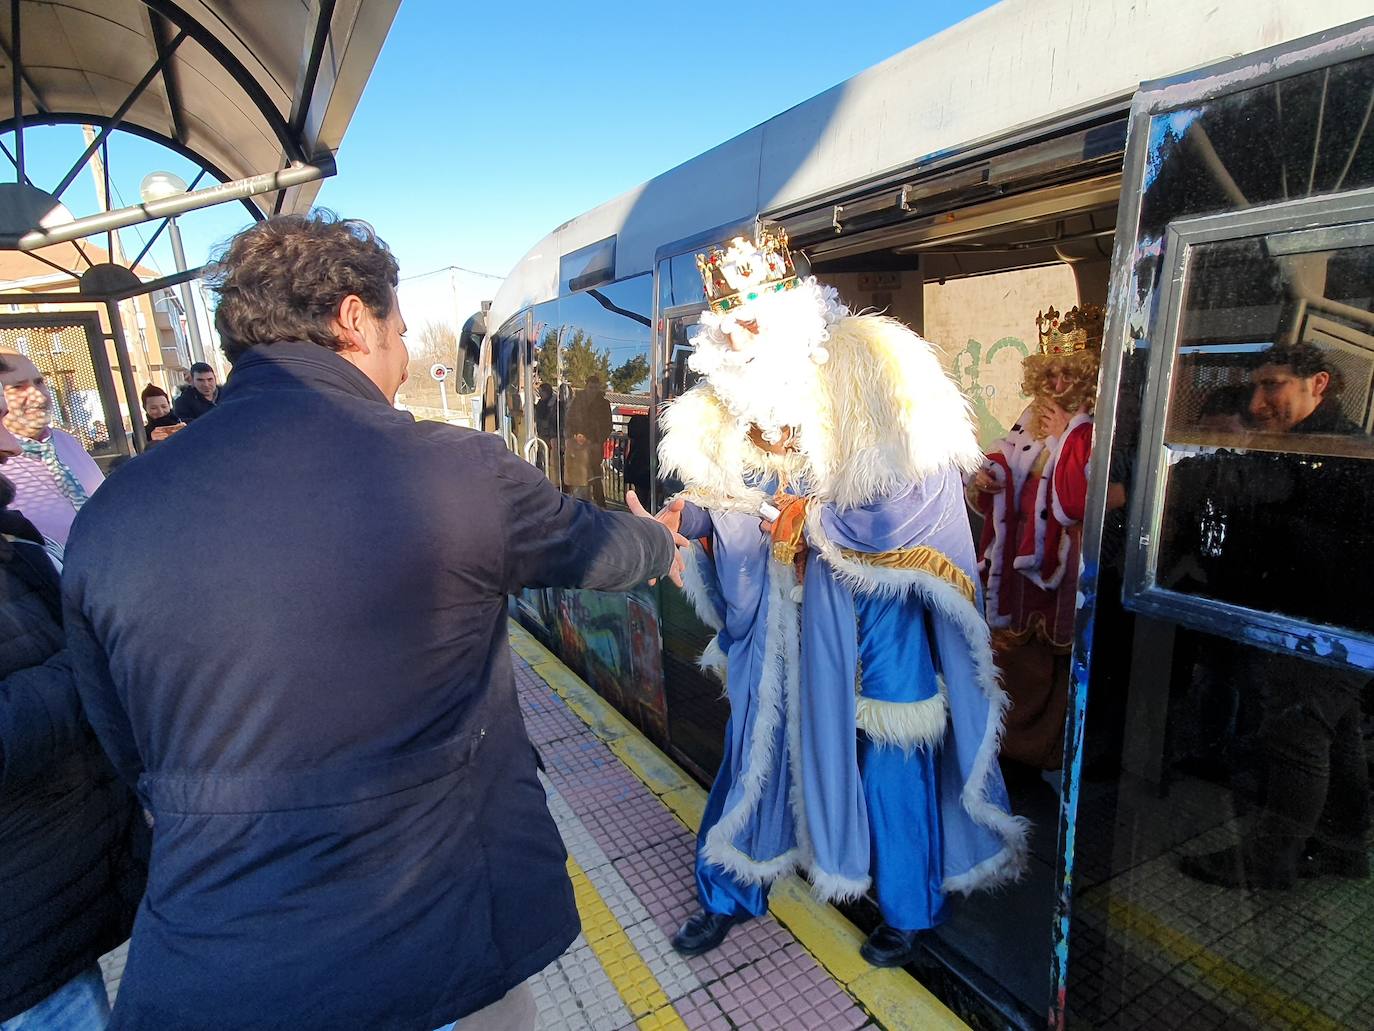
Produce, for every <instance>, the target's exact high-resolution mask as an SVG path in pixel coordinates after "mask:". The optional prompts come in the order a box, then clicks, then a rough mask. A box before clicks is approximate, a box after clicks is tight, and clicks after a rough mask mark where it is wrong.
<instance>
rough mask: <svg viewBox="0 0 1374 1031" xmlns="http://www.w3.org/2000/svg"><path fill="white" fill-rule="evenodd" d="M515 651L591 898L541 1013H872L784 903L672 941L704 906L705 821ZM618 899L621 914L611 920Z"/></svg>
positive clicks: (790, 1021) (569, 1020) (543, 996)
mask: <svg viewBox="0 0 1374 1031" xmlns="http://www.w3.org/2000/svg"><path fill="white" fill-rule="evenodd" d="M514 661H515V679H516V687H517V689H518V691H519V694H520V705H521V709H522V710H523V712H524V715H525V725H526V727H527V728H528V729H529V732H530V737H531V739H532V740H533V741H534V743H535V745H536V746H537V747H538V748H539V751H540V754H541V755H542V756H543V759H544V765H545V768H546V770H547V777H546V779H545V787H546V788H547V789H548V792H549V808H550V810H551V811H552V812H553V815H554V819H555V820H556V821H557V823H558V826H559V829H560V830H561V831H562V834H563V840H564V842H565V843H566V844H567V846H568V852H569V853H570V855H571V863H570V867H571V869H572V873H573V884H574V887H575V888H576V889H577V894H578V905H579V908H580V909H581V910H582V925H583V934H582V936H581V937H580V938H579V939H578V940H577V942H576V943H574V945H573V948H572V949H571V950H570V951H569V952H568V953H567V954H566V955H565V956H564V957H563V958H562V959H560V960H559V961H558V962H557V963H555V964H554V965H553V966H551V967H549V968H548V969H547V970H545V971H544V972H543V973H542V974H540V975H538V976H537V977H535V978H534V979H533V980H532V981H531V984H532V986H533V987H534V989H535V994H536V997H537V998H538V1000H539V1015H540V1027H541V1028H549V1029H553V1028H570V1029H579V1031H581V1029H592V1031H614V1029H619V1028H627V1027H633V1026H636V1024H637V1025H638V1026H639V1027H643V1028H682V1027H687V1028H709V1029H712V1031H716V1029H720V1031H726V1029H730V1028H739V1029H759V1031H765V1029H780V1028H788V1029H792V1028H818V1029H820V1028H823V1029H826V1031H847V1029H853V1028H859V1027H863V1026H865V1025H870V1024H871V1023H872V1022H871V1021H870V1019H869V1017H868V1015H867V1014H866V1013H865V1012H864V1011H863V1010H862V1009H860V1008H859V1006H858V1005H857V1004H856V1003H855V1001H854V1000H853V999H852V998H851V997H850V996H849V995H848V994H847V993H846V992H845V990H844V988H843V987H842V986H841V985H840V984H839V983H838V982H836V981H835V980H834V979H833V978H831V977H830V975H829V974H828V973H827V972H826V971H825V970H824V969H823V968H822V967H821V966H820V965H819V964H817V962H816V961H815V960H814V959H813V958H812V956H811V954H810V953H808V952H807V951H806V949H804V948H803V947H802V946H801V945H800V944H799V943H798V942H797V940H796V939H795V938H794V937H793V936H792V934H791V933H790V932H788V931H787V930H786V929H785V928H784V927H782V925H780V924H779V923H778V922H777V921H776V920H775V919H774V918H773V917H772V916H765V917H763V918H761V919H759V920H755V921H752V922H751V923H748V924H745V925H743V926H742V927H738V928H736V929H735V930H734V931H732V932H731V934H730V937H729V938H728V939H726V942H725V944H724V945H722V946H721V947H720V948H719V949H717V950H716V951H714V952H712V953H710V954H708V955H706V956H700V957H696V958H693V959H683V958H682V957H681V956H679V955H677V954H676V953H675V952H673V950H672V948H671V947H670V946H669V944H668V939H669V937H670V936H671V935H672V933H673V931H674V930H676V928H677V927H678V925H679V924H680V923H681V922H682V921H683V920H684V919H686V917H687V916H688V915H689V914H690V913H691V912H692V911H693V910H694V909H695V908H696V893H695V892H696V889H695V887H694V883H693V880H692V856H693V850H694V843H695V837H694V835H693V834H692V832H691V831H689V830H688V829H687V828H686V827H685V826H684V825H683V824H682V823H681V822H680V821H679V820H678V819H677V817H675V816H674V815H673V814H672V813H671V812H670V811H669V810H668V809H667V808H665V807H664V805H663V803H662V802H660V801H659V800H658V798H656V797H655V796H654V794H653V793H652V792H651V791H650V790H649V789H648V788H647V787H645V786H644V784H643V783H641V782H640V780H639V779H638V778H636V777H635V776H634V775H633V774H631V773H630V772H629V771H628V770H626V768H625V767H624V765H623V764H622V763H621V762H620V760H619V759H618V758H617V757H616V756H615V755H614V754H613V753H612V752H611V750H610V749H609V748H608V747H607V746H606V745H605V744H603V743H602V742H601V741H600V740H598V739H597V738H596V737H595V736H594V735H593V734H592V732H591V731H590V730H589V729H588V728H587V726H586V725H585V724H584V723H583V722H582V721H581V720H580V719H578V718H577V717H576V716H574V715H573V714H572V713H571V712H569V711H568V709H567V707H566V706H565V705H564V703H563V701H562V700H561V699H560V698H559V697H558V696H557V695H556V694H555V693H554V692H553V691H552V690H550V688H549V687H548V685H547V684H545V683H544V681H543V680H541V679H540V678H539V677H538V676H537V675H536V674H535V673H534V672H533V671H532V670H531V669H530V668H529V666H528V665H526V664H525V663H524V661H523V660H521V659H520V658H519V657H518V656H516V657H515V660H514ZM588 887H590V888H591V889H594V891H588V890H587V889H588ZM602 907H604V910H603V908H602ZM606 911H609V916H610V917H611V918H613V923H614V925H615V926H613V927H612V926H607V923H608V921H606V920H605V916H606V915H607V913H606ZM646 974H647V975H649V977H647V978H646V976H645V975H646Z"/></svg>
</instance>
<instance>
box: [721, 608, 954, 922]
mask: <svg viewBox="0 0 1374 1031" xmlns="http://www.w3.org/2000/svg"><path fill="white" fill-rule="evenodd" d="M855 610H856V617H857V619H858V630H859V655H860V662H861V663H862V669H863V692H864V694H865V695H866V696H869V697H873V698H877V699H880V700H882V701H894V702H912V701H920V700H922V699H925V698H928V697H930V696H931V695H932V694H934V693H935V691H936V686H935V684H936V681H935V667H934V661H933V658H932V654H931V649H930V643H929V640H928V637H927V630H926V625H925V617H924V611H923V609H922V608H921V607H920V604H919V603H918V602H916V601H915V600H914V599H911V598H865V597H859V598H856V599H855ZM726 736H727V740H728V738H729V730H728V729H727V731H726ZM858 761H859V774H860V777H861V779H862V781H863V790H864V800H865V803H866V805H867V809H868V831H869V854H870V856H871V857H872V858H871V860H870V862H871V869H870V871H869V872H870V874H871V875H872V877H873V890H874V894H875V895H876V896H877V900H878V908H879V910H880V911H881V912H882V915H883V920H884V922H886V923H887V924H888V925H890V926H892V927H896V928H898V929H900V930H904V931H919V930H925V929H926V928H929V927H934V926H935V925H936V924H938V923H940V921H941V920H943V919H944V895H943V894H942V893H941V891H940V884H941V882H942V880H943V865H942V862H941V840H940V802H939V799H940V784H939V763H938V761H937V755H936V751H935V749H934V748H919V749H912V750H911V751H910V752H909V753H908V752H907V751H905V750H903V749H901V748H897V747H893V746H890V745H881V744H876V743H874V742H873V741H871V740H869V739H868V737H867V736H866V735H865V734H863V733H862V732H860V734H859V743H858ZM734 777H735V771H734V769H733V768H732V764H731V761H730V757H729V755H727V756H726V757H725V759H724V760H723V761H722V763H721V768H720V771H719V772H718V773H717V774H716V779H715V781H714V783H712V785H711V792H710V794H709V795H708V796H707V799H706V810H705V812H704V813H703V815H702V819H701V830H700V832H699V833H698V835H697V861H696V881H697V897H698V899H699V900H700V902H701V907H702V908H703V909H705V910H706V911H707V912H709V913H721V914H725V915H727V916H761V915H762V914H763V913H764V912H766V911H767V909H768V888H767V886H766V885H761V884H745V883H744V882H742V881H740V880H739V878H737V877H735V876H734V875H733V874H731V873H730V872H729V871H727V870H725V869H724V868H723V867H720V866H716V865H714V864H712V863H708V862H707V861H706V859H705V856H704V854H703V849H704V846H705V842H706V834H707V832H708V831H709V830H710V829H711V828H712V827H714V826H715V825H716V823H717V822H719V820H720V817H721V812H722V810H723V809H724V806H725V797H726V794H727V792H728V791H729V787H730V784H731V783H732V782H733V780H734Z"/></svg>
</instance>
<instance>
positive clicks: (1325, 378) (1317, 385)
mask: <svg viewBox="0 0 1374 1031" xmlns="http://www.w3.org/2000/svg"><path fill="white" fill-rule="evenodd" d="M1330 385H1331V373H1329V372H1326V371H1325V370H1323V371H1321V372H1319V373H1317V374H1316V375H1315V376H1313V377H1312V394H1313V395H1314V396H1315V397H1321V396H1322V395H1323V394H1325V393H1326V388H1327V387H1328V386H1330Z"/></svg>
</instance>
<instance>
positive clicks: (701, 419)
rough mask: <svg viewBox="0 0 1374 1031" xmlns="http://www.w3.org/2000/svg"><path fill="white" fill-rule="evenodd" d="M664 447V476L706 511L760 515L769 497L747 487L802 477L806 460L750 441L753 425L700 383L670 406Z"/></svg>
mask: <svg viewBox="0 0 1374 1031" xmlns="http://www.w3.org/2000/svg"><path fill="white" fill-rule="evenodd" d="M661 425H662V427H663V437H662V439H661V440H659V442H658V460H659V467H660V469H659V474H660V475H661V476H676V477H678V478H679V479H680V480H682V482H683V483H685V484H687V485H688V489H687V490H685V491H683V492H682V494H681V495H680V496H681V497H683V498H686V499H687V500H688V501H692V502H694V503H696V504H699V505H701V506H702V507H704V508H711V509H715V510H717V511H735V512H750V513H753V514H758V510H759V506H760V505H761V504H763V502H765V501H767V500H768V495H766V494H764V493H763V491H761V490H758V489H757V488H754V487H749V486H747V485H746V484H747V481H748V480H749V479H750V478H751V474H752V476H753V478H755V479H767V478H768V477H769V476H772V475H778V476H783V477H785V478H786V479H788V481H789V482H790V481H795V480H796V479H798V478H799V477H800V475H801V472H802V469H803V459H802V457H801V456H800V455H797V454H793V455H789V456H775V455H771V454H769V453H768V452H767V451H763V450H760V449H759V448H757V447H755V446H754V445H753V444H752V443H750V441H749V437H748V427H747V425H741V424H740V422H739V421H738V420H737V419H736V418H735V417H734V416H732V415H731V414H730V413H729V412H728V411H727V410H726V408H725V406H724V405H722V404H721V402H720V399H719V398H717V397H716V395H715V394H714V393H713V392H712V391H711V389H710V386H709V381H703V382H702V383H698V384H697V385H696V386H694V387H693V388H692V389H691V390H689V391H687V393H685V394H683V395H682V396H681V397H679V398H677V399H676V400H675V401H673V403H672V404H670V405H667V406H666V407H665V408H664V410H663V415H662V419H661Z"/></svg>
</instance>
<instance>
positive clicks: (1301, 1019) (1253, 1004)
mask: <svg viewBox="0 0 1374 1031" xmlns="http://www.w3.org/2000/svg"><path fill="white" fill-rule="evenodd" d="M1098 908H1105V909H1106V912H1107V919H1108V921H1109V922H1110V923H1111V924H1112V926H1113V927H1115V928H1116V929H1117V930H1118V931H1122V932H1124V933H1126V934H1130V935H1134V936H1135V937H1137V938H1143V939H1144V940H1145V941H1148V942H1150V943H1152V944H1153V945H1156V946H1158V947H1159V949H1160V950H1162V951H1163V952H1164V953H1166V954H1167V955H1168V956H1169V957H1170V958H1171V959H1173V960H1174V961H1175V962H1178V963H1184V964H1186V965H1188V966H1190V967H1192V968H1193V969H1195V970H1197V971H1198V973H1199V974H1201V976H1202V979H1203V980H1204V981H1206V982H1207V983H1208V984H1210V985H1212V986H1213V987H1216V988H1219V989H1220V990H1221V991H1223V992H1225V993H1226V995H1228V996H1230V997H1231V998H1232V999H1233V1000H1235V1001H1236V1002H1237V1003H1239V1004H1240V1006H1241V1007H1242V1008H1244V1009H1245V1010H1247V1011H1249V1012H1250V1014H1251V1015H1252V1016H1253V1017H1254V1019H1255V1020H1256V1022H1257V1023H1258V1024H1271V1023H1273V1022H1274V1021H1275V1019H1276V1018H1277V1019H1279V1020H1281V1021H1283V1022H1286V1023H1289V1024H1291V1025H1293V1026H1295V1027H1301V1028H1302V1029H1303V1031H1341V1029H1342V1028H1344V1027H1345V1026H1346V1025H1345V1024H1342V1023H1341V1022H1340V1021H1338V1020H1333V1019H1331V1018H1330V1017H1328V1016H1327V1015H1326V1014H1325V1013H1323V1012H1321V1010H1319V1009H1317V1008H1316V1007H1314V1006H1311V1005H1309V1004H1308V1003H1305V1002H1302V1001H1301V1000H1299V999H1295V998H1293V996H1291V995H1288V994H1287V993H1285V992H1281V991H1279V990H1278V989H1277V988H1275V987H1274V986H1273V985H1272V984H1271V983H1270V982H1268V981H1266V980H1264V979H1263V978H1261V977H1256V976H1255V975H1254V974H1252V973H1250V972H1249V971H1248V970H1246V969H1245V968H1244V967H1241V966H1238V965H1237V964H1235V963H1233V962H1231V961H1230V960H1229V959H1226V958H1225V957H1223V956H1218V955H1217V954H1216V953H1214V952H1209V951H1208V950H1207V949H1205V948H1203V947H1202V946H1201V945H1199V944H1198V943H1197V942H1195V941H1193V940H1192V939H1191V938H1189V937H1188V936H1187V935H1186V934H1184V933H1183V932H1181V931H1179V930H1177V929H1176V928H1173V927H1170V926H1169V925H1168V924H1167V923H1165V922H1164V921H1163V920H1161V919H1160V918H1159V917H1157V916H1155V915H1154V914H1153V913H1150V912H1147V911H1146V910H1144V909H1141V908H1140V907H1139V906H1136V905H1134V904H1132V903H1130V902H1127V901H1125V900H1124V899H1119V898H1112V899H1109V900H1108V901H1107V903H1106V905H1105V907H1098Z"/></svg>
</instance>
